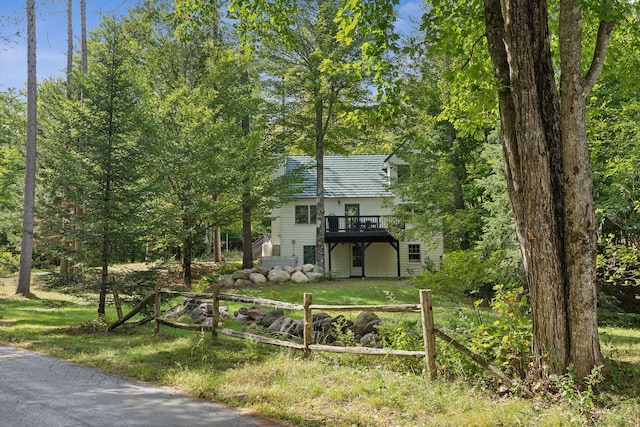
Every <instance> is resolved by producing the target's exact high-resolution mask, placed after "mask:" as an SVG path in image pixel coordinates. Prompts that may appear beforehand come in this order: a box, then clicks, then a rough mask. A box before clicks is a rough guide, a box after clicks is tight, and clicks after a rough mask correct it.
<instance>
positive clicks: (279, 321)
mask: <svg viewBox="0 0 640 427" xmlns="http://www.w3.org/2000/svg"><path fill="white" fill-rule="evenodd" d="M284 319H286V317H284V316H282V317H279V318H277V319H276V320H275V322H273V323H272V324H271V325H270V326H269V332H271V333H272V334H276V333H278V332H280V328H281V327H282V323H284Z"/></svg>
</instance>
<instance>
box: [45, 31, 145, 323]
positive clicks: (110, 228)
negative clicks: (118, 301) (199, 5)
mask: <svg viewBox="0 0 640 427" xmlns="http://www.w3.org/2000/svg"><path fill="white" fill-rule="evenodd" d="M89 45H90V47H91V55H89V58H88V59H89V62H90V64H91V67H90V69H89V71H88V72H87V73H83V72H82V70H81V69H79V70H75V73H74V75H73V78H72V80H71V81H72V86H73V91H74V96H72V99H68V98H67V97H66V94H65V92H66V90H65V86H66V85H64V84H63V83H62V82H60V81H55V80H54V81H49V80H47V81H45V82H44V84H43V90H42V96H43V99H45V100H46V102H45V103H44V108H43V112H44V115H43V136H44V140H45V141H46V142H47V153H45V154H46V155H45V156H43V161H44V162H45V163H46V170H45V173H46V174H47V175H46V176H47V179H48V181H49V185H48V186H47V187H48V191H49V193H50V194H46V195H43V199H48V200H50V203H49V208H50V209H51V206H55V205H56V204H57V201H58V200H60V199H62V200H74V201H75V200H78V201H81V202H82V206H83V212H82V215H77V214H76V213H74V212H68V211H67V210H66V209H65V210H61V209H57V210H56V209H54V211H57V212H58V213H59V214H61V215H64V216H65V217H66V218H67V220H68V221H69V226H68V227H64V228H62V229H59V228H60V226H59V224H60V221H59V220H56V221H54V223H55V225H56V226H57V227H58V229H59V230H57V231H58V233H60V234H62V235H63V236H64V240H66V241H78V242H79V243H81V244H79V245H78V246H77V248H78V250H77V251H76V253H75V254H74V258H73V259H74V261H76V262H79V263H80V262H82V263H83V264H84V265H86V266H89V267H99V270H100V280H98V284H99V303H98V314H99V315H104V314H105V305H106V294H107V292H108V290H109V287H110V285H111V284H112V283H111V280H110V275H109V266H110V264H111V263H112V262H113V260H114V259H116V257H117V256H118V255H120V254H123V253H128V252H129V251H128V249H129V247H130V245H131V242H132V240H134V238H135V237H136V236H138V235H139V233H138V228H139V224H140V223H139V221H140V214H141V209H142V208H143V206H144V202H145V200H146V197H147V194H146V190H147V182H146V178H145V176H144V174H143V164H144V161H145V156H146V154H147V153H146V152H145V150H148V138H147V137H146V135H148V134H149V132H148V131H149V129H147V128H146V127H145V124H146V121H144V120H142V118H141V117H142V112H141V100H142V99H143V98H144V97H143V87H142V85H141V84H140V82H139V67H138V65H137V63H136V61H137V55H136V54H135V50H134V48H133V46H132V44H131V43H130V42H129V41H128V40H127V39H126V38H125V37H124V32H123V30H122V27H121V25H120V24H118V23H116V22H115V21H114V20H113V19H105V20H104V21H103V23H102V24H101V27H100V29H99V30H97V31H96V33H95V34H94V35H92V37H91V39H90V43H89ZM80 94H82V96H80ZM81 98H82V99H81ZM60 189H64V190H60ZM56 192H57V193H56ZM45 196H46V197H45ZM48 216H49V215H47V216H46V217H48ZM47 222H49V221H45V220H43V223H42V228H43V230H45V229H46V227H50V225H48V224H47ZM53 234H54V233H49V235H53ZM138 237H139V236H138ZM140 245H141V244H140ZM120 259H121V258H120Z"/></svg>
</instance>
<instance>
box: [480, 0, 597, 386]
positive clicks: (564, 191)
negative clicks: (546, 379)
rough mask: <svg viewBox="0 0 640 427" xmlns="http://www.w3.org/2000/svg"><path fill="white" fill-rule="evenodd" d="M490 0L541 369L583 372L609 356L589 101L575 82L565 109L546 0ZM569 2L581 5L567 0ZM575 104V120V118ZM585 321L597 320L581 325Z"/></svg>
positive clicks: (491, 36)
mask: <svg viewBox="0 0 640 427" xmlns="http://www.w3.org/2000/svg"><path fill="white" fill-rule="evenodd" d="M484 4H485V20H486V25H487V28H486V29H487V39H488V43H489V51H490V54H491V59H492V62H493V65H494V71H495V74H496V77H497V78H498V82H499V83H498V84H499V85H500V87H499V91H498V96H499V109H500V119H501V130H502V144H503V154H504V161H505V166H506V175H507V186H508V191H509V198H510V200H511V206H512V209H513V213H514V217H515V223H516V232H517V234H518V239H519V242H520V248H521V251H522V254H523V260H524V267H525V271H526V274H527V281H528V284H529V293H530V300H531V307H532V317H533V350H534V355H535V356H536V358H537V362H538V363H537V366H536V367H537V371H538V373H539V374H540V375H545V374H547V373H563V372H565V370H566V368H567V366H568V364H569V363H574V364H575V367H576V372H577V375H578V377H579V378H582V377H584V375H586V374H587V373H588V372H589V371H590V370H591V369H592V368H593V367H594V366H595V365H596V364H600V363H601V362H602V356H601V355H600V350H599V344H598V335H597V327H596V325H597V323H595V319H596V306H595V227H594V222H595V221H593V201H592V195H591V176H590V172H588V170H589V152H588V149H587V147H586V133H585V132H584V126H585V116H584V98H583V99H582V104H581V105H582V106H581V105H580V103H575V100H572V99H573V96H575V93H574V94H570V93H567V92H571V91H572V90H573V88H571V86H566V87H565V86H563V88H562V109H561V108H560V102H561V100H560V97H559V94H558V91H557V89H556V83H555V74H554V69H553V63H552V57H551V50H550V46H549V40H550V37H549V33H548V22H547V16H548V11H547V6H546V2H545V1H544V0H506V1H501V0H485V2H484ZM501 4H504V5H505V9H504V10H503V9H502V7H501ZM561 5H562V6H561V8H565V10H566V9H567V8H569V10H574V11H575V10H579V7H578V6H577V5H576V4H573V5H569V4H567V2H566V1H565V2H561ZM561 26H562V24H561ZM574 30H575V29H573V30H571V29H566V30H565V31H569V32H570V33H572V32H573V31H574ZM561 34H562V32H561ZM561 37H562V36H561ZM581 42H582V40H581V36H580V34H575V33H572V39H571V40H565V43H569V44H570V45H572V46H573V48H576V44H577V45H578V46H579V45H580V44H581ZM561 44H562V42H561ZM577 48H578V49H580V47H577ZM578 56H579V55H578ZM578 61H579V59H578ZM565 66H566V64H565V63H562V64H561V68H562V77H563V81H564V79H565V78H569V79H570V80H571V81H574V82H575V81H577V80H578V79H577V77H576V74H572V73H571V70H568V69H565ZM577 72H578V73H579V72H580V67H579V65H578V67H577ZM568 73H569V74H571V75H567V74H568ZM578 76H579V74H578ZM580 78H581V77H580ZM569 112H572V114H571V115H572V117H573V118H572V119H569V118H568V117H566V116H567V114H569ZM561 130H562V131H561ZM561 135H562V136H561ZM576 174H578V175H579V177H576ZM576 178H577V179H576ZM577 181H580V182H577ZM578 218H579V219H578ZM592 242H593V243H592ZM578 282H580V284H579V285H578V284H577V283H578ZM575 289H580V290H579V292H580V295H578V294H577V292H576V290H575ZM576 310H578V311H580V312H581V313H580V314H578V313H576ZM576 321H580V322H586V323H587V324H588V325H586V326H585V325H581V327H580V331H579V332H577V331H573V328H574V327H575V326H576V325H575V322H576ZM585 347H589V349H588V351H587V349H586V348H585ZM586 353H588V354H590V355H591V356H588V355H587V354H586Z"/></svg>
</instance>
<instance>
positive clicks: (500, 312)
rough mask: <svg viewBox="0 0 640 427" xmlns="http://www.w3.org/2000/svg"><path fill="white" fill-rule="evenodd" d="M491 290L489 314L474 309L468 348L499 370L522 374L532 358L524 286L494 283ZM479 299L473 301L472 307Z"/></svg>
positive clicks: (522, 376) (517, 375)
mask: <svg viewBox="0 0 640 427" xmlns="http://www.w3.org/2000/svg"><path fill="white" fill-rule="evenodd" d="M493 291H494V292H495V296H494V297H493V299H492V300H491V304H490V307H491V314H492V316H486V318H485V316H482V315H481V313H480V312H478V317H477V319H481V321H480V322H479V323H478V324H477V325H474V327H473V328H471V330H470V342H471V350H472V351H474V352H476V353H478V354H481V355H483V356H484V357H485V358H486V359H487V360H490V361H491V363H493V364H495V365H497V366H498V367H499V368H500V369H502V370H503V371H505V372H507V373H509V374H511V375H514V376H516V377H520V378H524V376H525V374H526V372H527V370H528V368H529V364H530V362H531V360H532V359H531V357H532V355H531V339H532V329H531V319H530V318H529V314H530V313H529V311H530V307H529V304H528V302H527V297H526V294H525V292H524V288H522V287H518V288H515V289H507V288H505V287H504V286H503V285H496V286H494V288H493ZM482 302H483V301H482V300H478V301H476V303H475V305H476V307H478V306H479V305H480V304H482ZM494 316H495V317H494Z"/></svg>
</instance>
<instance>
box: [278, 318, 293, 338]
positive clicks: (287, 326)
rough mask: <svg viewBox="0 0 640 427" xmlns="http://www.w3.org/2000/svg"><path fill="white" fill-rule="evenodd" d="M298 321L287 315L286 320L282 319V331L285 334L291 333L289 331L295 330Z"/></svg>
mask: <svg viewBox="0 0 640 427" xmlns="http://www.w3.org/2000/svg"><path fill="white" fill-rule="evenodd" d="M295 323H296V321H295V320H293V319H292V318H290V317H285V318H284V320H283V321H282V324H281V325H280V331H279V332H280V333H283V334H289V332H290V331H291V330H295V328H296V325H295Z"/></svg>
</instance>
